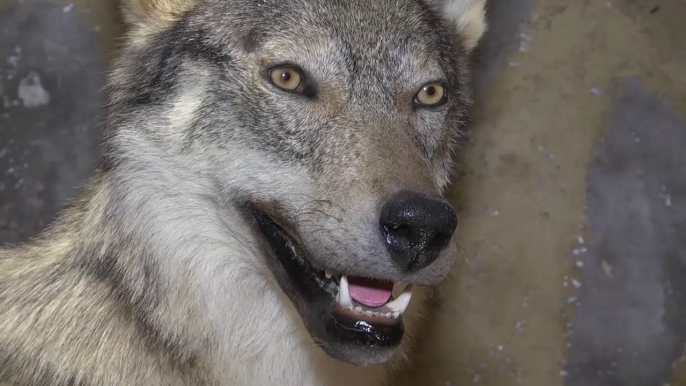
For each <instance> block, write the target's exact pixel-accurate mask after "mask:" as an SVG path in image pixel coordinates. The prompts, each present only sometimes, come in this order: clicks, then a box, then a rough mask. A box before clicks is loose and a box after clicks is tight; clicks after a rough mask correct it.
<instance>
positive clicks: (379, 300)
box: [348, 277, 393, 308]
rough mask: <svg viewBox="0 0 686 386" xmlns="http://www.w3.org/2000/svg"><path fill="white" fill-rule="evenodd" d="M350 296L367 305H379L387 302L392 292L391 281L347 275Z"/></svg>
mask: <svg viewBox="0 0 686 386" xmlns="http://www.w3.org/2000/svg"><path fill="white" fill-rule="evenodd" d="M348 290H349V291H350V297H351V298H353V300H355V301H356V302H358V303H360V304H364V305H365V306H367V307H372V308H374V307H381V306H383V305H384V304H386V303H388V301H389V300H390V299H391V294H392V292H393V283H392V282H389V281H378V280H372V279H365V278H360V277H348Z"/></svg>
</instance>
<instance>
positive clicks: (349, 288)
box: [251, 207, 412, 365]
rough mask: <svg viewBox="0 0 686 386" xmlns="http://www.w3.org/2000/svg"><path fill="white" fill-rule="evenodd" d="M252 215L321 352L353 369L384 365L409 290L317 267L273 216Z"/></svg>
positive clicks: (400, 330) (398, 336)
mask: <svg viewBox="0 0 686 386" xmlns="http://www.w3.org/2000/svg"><path fill="white" fill-rule="evenodd" d="M251 214H252V217H253V218H254V219H255V221H256V223H257V228H258V229H259V233H261V235H262V236H263V238H264V240H265V242H266V244H267V247H268V248H267V249H268V251H267V254H268V258H267V263H268V265H269V267H270V269H271V271H272V272H273V274H274V276H275V277H276V279H277V282H278V283H279V285H280V286H281V288H282V289H283V290H284V292H285V293H286V294H287V295H288V296H289V298H290V300H291V302H292V303H293V304H294V306H295V308H296V309H297V310H298V313H299V314H300V316H301V317H302V319H303V321H304V323H305V326H306V328H307V329H308V331H309V333H310V335H311V336H312V337H313V338H314V340H315V341H316V342H317V343H318V344H319V345H320V347H321V348H322V349H324V351H326V352H327V353H328V354H329V355H331V356H333V357H334V358H337V359H340V360H343V361H346V362H350V363H353V364H365V365H366V364H371V363H378V362H383V361H386V360H388V359H389V358H390V356H391V354H392V352H393V349H394V348H396V347H397V346H398V345H399V344H400V342H401V340H402V337H403V334H404V325H403V320H402V315H403V313H404V312H405V311H406V310H407V307H408V305H409V304H410V300H411V298H412V286H411V285H406V284H402V283H394V282H391V281H388V280H384V279H379V278H369V277H359V276H348V275H346V274H345V273H344V272H336V271H334V270H332V269H327V268H323V269H322V268H319V267H315V266H313V265H312V264H311V262H310V261H309V260H308V259H307V254H306V253H305V250H304V248H303V246H302V245H301V244H300V243H298V242H297V241H296V240H297V238H296V237H294V236H292V235H290V234H289V232H288V231H287V230H286V229H284V228H283V227H282V226H280V225H279V224H278V223H277V222H276V221H275V220H274V219H273V218H272V217H270V216H268V215H266V214H265V213H264V212H262V211H260V210H257V209H255V208H254V207H253V208H252V210H251ZM269 255H272V256H273V257H272V256H269Z"/></svg>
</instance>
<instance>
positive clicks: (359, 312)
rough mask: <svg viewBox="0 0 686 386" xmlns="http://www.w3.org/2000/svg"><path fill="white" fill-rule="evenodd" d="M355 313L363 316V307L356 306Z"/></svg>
mask: <svg viewBox="0 0 686 386" xmlns="http://www.w3.org/2000/svg"><path fill="white" fill-rule="evenodd" d="M353 311H355V313H356V314H358V315H361V314H362V307H360V306H356V307H355V308H353Z"/></svg>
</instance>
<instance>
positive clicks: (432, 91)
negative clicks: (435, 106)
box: [424, 86, 436, 96]
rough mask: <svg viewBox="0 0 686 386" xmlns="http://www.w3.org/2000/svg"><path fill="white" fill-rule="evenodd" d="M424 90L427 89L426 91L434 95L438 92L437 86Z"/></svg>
mask: <svg viewBox="0 0 686 386" xmlns="http://www.w3.org/2000/svg"><path fill="white" fill-rule="evenodd" d="M424 91H426V93H427V94H429V96H432V95H434V94H435V93H436V88H435V87H433V86H429V87H427V88H426V89H424Z"/></svg>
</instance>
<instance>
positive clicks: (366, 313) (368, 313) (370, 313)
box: [363, 310, 374, 316]
mask: <svg viewBox="0 0 686 386" xmlns="http://www.w3.org/2000/svg"><path fill="white" fill-rule="evenodd" d="M363 314H365V315H367V316H374V313H372V312H371V311H369V310H367V311H365V312H363Z"/></svg>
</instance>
